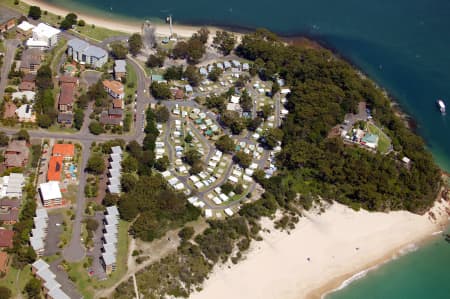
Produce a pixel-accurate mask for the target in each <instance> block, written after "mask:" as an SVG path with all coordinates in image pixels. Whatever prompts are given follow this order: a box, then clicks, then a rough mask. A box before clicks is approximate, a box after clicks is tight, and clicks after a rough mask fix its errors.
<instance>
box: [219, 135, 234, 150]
mask: <svg viewBox="0 0 450 299" xmlns="http://www.w3.org/2000/svg"><path fill="white" fill-rule="evenodd" d="M216 147H217V148H218V149H219V150H221V151H222V152H224V153H232V152H233V151H234V149H235V147H236V146H235V144H234V140H233V139H231V138H230V136H228V135H223V136H221V137H220V138H219V139H218V140H217V141H216Z"/></svg>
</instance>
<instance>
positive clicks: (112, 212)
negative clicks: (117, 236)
mask: <svg viewBox="0 0 450 299" xmlns="http://www.w3.org/2000/svg"><path fill="white" fill-rule="evenodd" d="M106 213H107V214H108V215H113V216H119V210H118V209H117V207H116V206H110V207H107V208H106Z"/></svg>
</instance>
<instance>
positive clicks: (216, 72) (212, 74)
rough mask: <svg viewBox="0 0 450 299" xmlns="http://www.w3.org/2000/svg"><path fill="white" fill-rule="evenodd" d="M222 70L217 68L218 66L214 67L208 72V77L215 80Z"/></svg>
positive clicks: (218, 77)
mask: <svg viewBox="0 0 450 299" xmlns="http://www.w3.org/2000/svg"><path fill="white" fill-rule="evenodd" d="M222 73H223V71H222V70H221V69H219V68H218V67H214V68H213V69H212V70H211V71H210V72H209V74H208V79H209V80H211V81H213V82H217V81H218V80H219V79H220V76H221V75H222Z"/></svg>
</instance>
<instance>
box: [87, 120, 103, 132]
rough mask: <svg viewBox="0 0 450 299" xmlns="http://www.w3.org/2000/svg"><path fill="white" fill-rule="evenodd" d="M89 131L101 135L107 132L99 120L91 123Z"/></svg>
mask: <svg viewBox="0 0 450 299" xmlns="http://www.w3.org/2000/svg"><path fill="white" fill-rule="evenodd" d="M89 132H91V133H92V134H94V135H100V134H102V133H104V132H105V130H104V129H103V126H102V125H101V124H100V123H99V122H98V121H92V122H91V123H90V124H89Z"/></svg>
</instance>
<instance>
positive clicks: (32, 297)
mask: <svg viewBox="0 0 450 299" xmlns="http://www.w3.org/2000/svg"><path fill="white" fill-rule="evenodd" d="M41 289H42V283H41V281H40V280H39V279H37V278H34V277H33V278H31V279H30V280H29V281H28V283H27V284H26V285H25V292H26V294H27V296H28V298H29V299H40V298H41Z"/></svg>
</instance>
